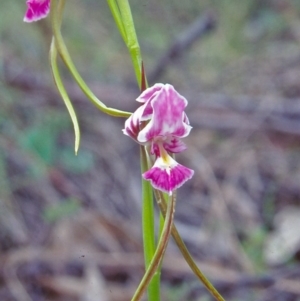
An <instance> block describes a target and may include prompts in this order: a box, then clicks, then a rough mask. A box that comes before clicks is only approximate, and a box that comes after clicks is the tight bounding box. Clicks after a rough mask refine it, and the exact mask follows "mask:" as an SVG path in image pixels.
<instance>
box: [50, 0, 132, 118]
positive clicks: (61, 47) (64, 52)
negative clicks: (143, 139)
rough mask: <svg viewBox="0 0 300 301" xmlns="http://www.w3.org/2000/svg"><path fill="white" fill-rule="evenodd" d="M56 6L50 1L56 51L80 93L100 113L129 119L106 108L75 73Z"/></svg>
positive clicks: (123, 113) (124, 114)
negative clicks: (61, 30) (62, 33)
mask: <svg viewBox="0 0 300 301" xmlns="http://www.w3.org/2000/svg"><path fill="white" fill-rule="evenodd" d="M60 2H65V0H60ZM56 6H57V0H51V7H52V11H53V12H54V13H52V15H51V22H52V31H53V34H54V37H55V43H56V46H57V50H58V52H59V54H60V56H61V58H62V60H63V62H64V63H65V65H66V66H67V68H68V69H69V71H70V73H71V74H72V76H73V78H74V80H75V81H76V83H77V84H78V86H79V87H80V89H81V90H82V92H83V93H84V94H85V95H86V97H87V98H88V99H89V100H90V101H91V102H92V103H93V104H94V105H95V106H96V107H97V108H98V109H99V110H100V111H102V112H104V113H106V114H108V115H111V116H115V117H129V116H130V115H131V113H130V112H125V111H121V110H117V109H113V108H109V107H107V106H106V105H105V104H104V103H103V102H102V101H100V100H99V99H98V98H97V96H96V95H95V94H94V93H93V92H92V91H91V89H90V88H89V86H88V85H87V84H86V83H85V81H84V80H83V78H82V77H81V76H80V74H79V72H78V71H77V69H76V67H75V65H74V63H73V61H72V59H71V56H70V54H69V52H68V49H67V47H66V45H65V43H64V40H63V37H62V35H61V32H60V21H59V15H60V14H62V12H56V11H55V7H56Z"/></svg>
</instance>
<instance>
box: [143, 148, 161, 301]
mask: <svg viewBox="0 0 300 301" xmlns="http://www.w3.org/2000/svg"><path fill="white" fill-rule="evenodd" d="M140 157H141V171H142V173H144V172H145V171H146V170H147V169H148V164H147V155H146V150H145V147H144V146H141V147H140ZM142 189H143V209H142V221H143V225H142V227H143V244H144V260H145V269H146V270H147V269H148V268H149V266H150V263H151V260H152V258H153V256H154V253H155V248H156V246H155V225H154V202H153V191H152V187H151V184H150V183H149V182H148V181H145V180H144V179H142ZM148 300H149V301H159V300H160V275H159V274H155V275H154V276H153V278H152V280H151V281H150V283H149V285H148Z"/></svg>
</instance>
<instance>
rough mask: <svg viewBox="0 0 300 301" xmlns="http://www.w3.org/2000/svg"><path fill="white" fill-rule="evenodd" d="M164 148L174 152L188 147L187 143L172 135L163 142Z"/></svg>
mask: <svg viewBox="0 0 300 301" xmlns="http://www.w3.org/2000/svg"><path fill="white" fill-rule="evenodd" d="M163 146H164V148H165V149H166V150H167V151H168V152H170V153H173V154H176V153H180V152H182V151H184V150H186V149H187V147H186V145H185V143H183V142H182V141H181V140H179V139H178V138H175V137H170V138H168V139H166V140H164V142H163Z"/></svg>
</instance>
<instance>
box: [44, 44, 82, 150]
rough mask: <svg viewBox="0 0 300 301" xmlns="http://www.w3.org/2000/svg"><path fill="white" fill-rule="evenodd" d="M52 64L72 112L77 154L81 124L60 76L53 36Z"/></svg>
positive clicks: (58, 86) (53, 72)
mask: <svg viewBox="0 0 300 301" xmlns="http://www.w3.org/2000/svg"><path fill="white" fill-rule="evenodd" d="M49 56H50V66H51V70H52V75H53V79H54V82H55V85H56V87H57V89H58V91H59V93H60V95H61V97H62V99H63V101H64V103H65V105H66V107H67V109H68V112H69V114H70V117H71V120H72V123H73V127H74V132H75V153H76V154H77V152H78V149H79V144H80V129H79V124H78V120H77V116H76V112H75V110H74V108H73V105H72V102H71V100H70V98H69V96H68V93H67V91H66V89H65V87H64V84H63V82H62V79H61V77H60V73H59V71H58V66H57V49H56V46H55V38H52V42H51V46H50V53H49Z"/></svg>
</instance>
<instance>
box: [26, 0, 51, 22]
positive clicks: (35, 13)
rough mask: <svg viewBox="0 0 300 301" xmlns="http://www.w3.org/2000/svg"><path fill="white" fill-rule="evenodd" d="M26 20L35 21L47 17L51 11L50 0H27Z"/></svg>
mask: <svg viewBox="0 0 300 301" xmlns="http://www.w3.org/2000/svg"><path fill="white" fill-rule="evenodd" d="M26 4H27V11H26V13H25V16H24V22H28V23H30V22H34V21H38V20H40V19H43V18H45V17H47V15H48V14H49V12H50V0H27V1H26Z"/></svg>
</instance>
